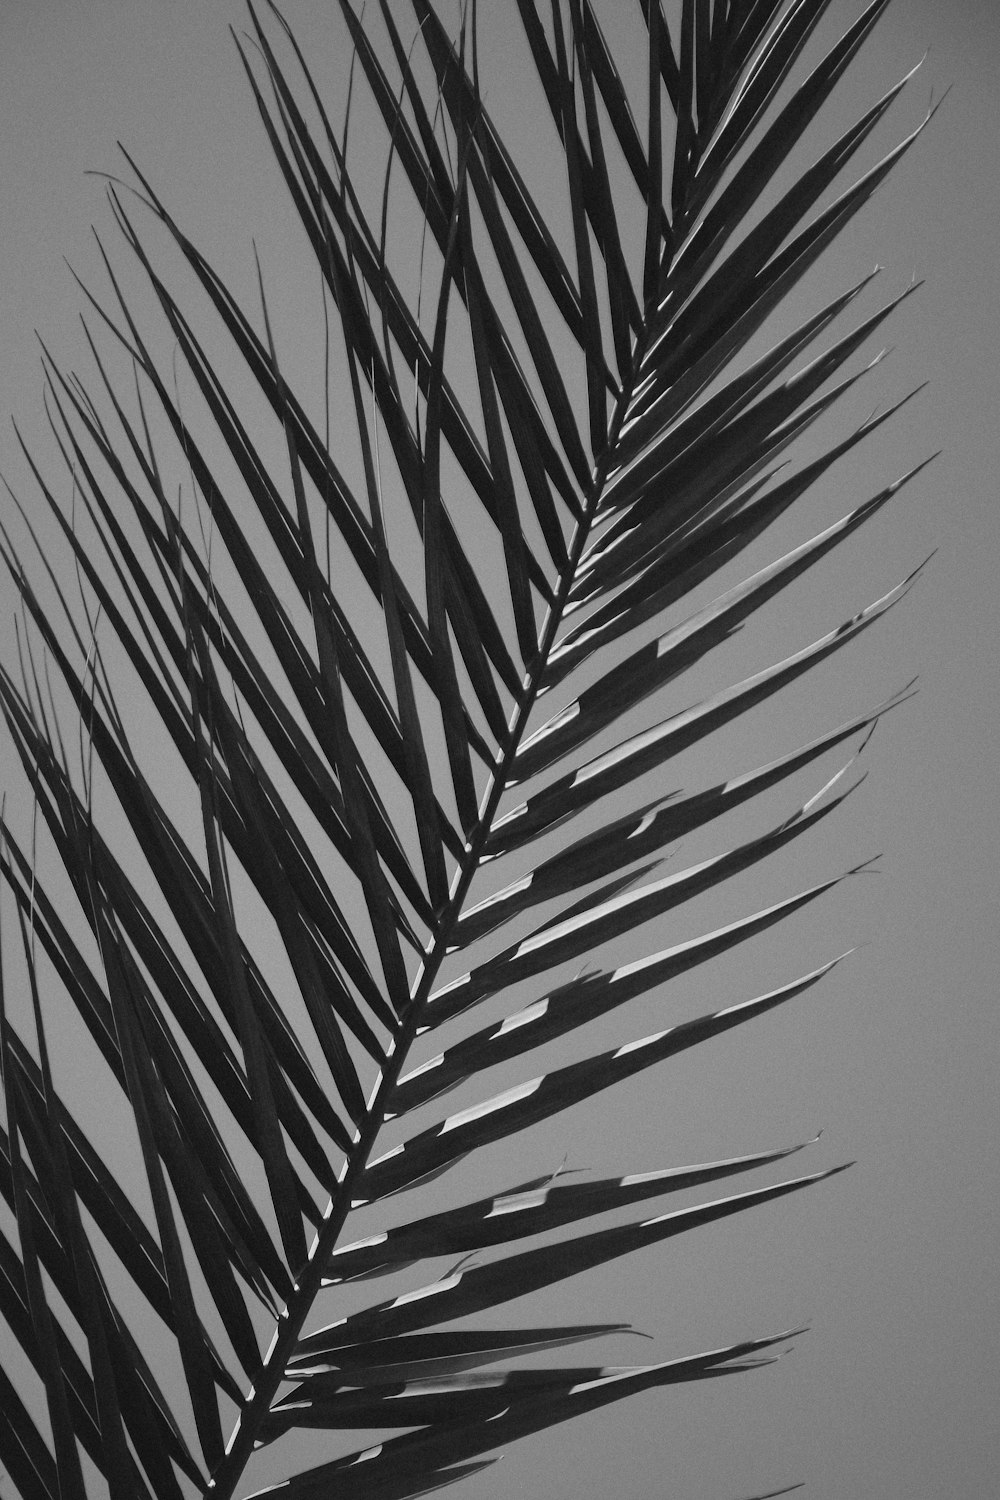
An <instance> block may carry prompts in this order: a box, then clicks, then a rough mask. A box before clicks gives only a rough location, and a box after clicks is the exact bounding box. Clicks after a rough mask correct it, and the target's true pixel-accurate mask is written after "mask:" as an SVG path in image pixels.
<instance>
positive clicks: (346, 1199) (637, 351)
mask: <svg viewBox="0 0 1000 1500" xmlns="http://www.w3.org/2000/svg"><path fill="white" fill-rule="evenodd" d="M649 326H650V323H649V319H648V317H647V320H646V324H645V327H644V330H643V333H644V335H645V334H646V330H647V329H648V328H649ZM645 351H646V339H645V336H644V337H643V338H642V339H639V340H637V341H636V343H635V346H634V348H633V352H632V363H631V368H630V369H629V372H628V378H627V379H626V380H625V381H624V382H623V384H622V387H621V390H620V392H619V394H618V397H617V399H616V401H615V405H614V409H613V411H612V414H611V419H610V422H609V424H608V438H607V442H606V444H605V447H604V449H603V451H602V452H601V453H600V454H599V455H598V457H597V460H596V462H595V464H594V468H593V474H592V478H591V483H590V489H589V493H588V495H587V497H586V501H585V504H584V514H583V516H582V518H581V519H580V520H579V521H577V523H576V526H575V530H574V532H573V535H572V538H571V540H570V543H569V546H568V548H567V553H568V557H567V563H566V566H565V568H564V569H563V572H562V575H561V577H560V579H559V583H558V587H557V588H556V591H555V600H554V602H553V604H552V605H551V606H550V607H549V609H548V612H547V615H546V618H545V621H544V624H543V626H542V632H541V639H540V641H539V646H538V650H537V652H536V654H535V657H534V660H533V661H532V662H531V663H530V665H529V668H528V671H527V673H526V675H525V680H524V686H523V688H522V692H521V696H520V698H519V700H518V701H517V703H516V705H515V708H514V711H513V714H512V716H511V724H510V728H509V730H508V734H507V739H506V742H505V744H504V745H503V746H502V747H501V750H500V753H499V755H498V758H497V762H496V765H495V767H494V770H493V772H492V774H491V777H490V781H489V783H488V784H487V787H486V790H485V792H484V794H483V800H482V808H481V812H480V815H479V818H478V821H477V823H476V826H475V828H474V829H473V830H472V833H471V835H470V836H469V838H468V841H467V843H466V846H465V850H464V853H463V858H462V861H461V862H460V864H459V866H458V869H457V870H456V872H455V876H454V881H453V888H452V893H451V895H450V897H449V899H448V904H447V906H446V907H445V908H444V910H443V911H442V912H441V914H440V916H439V917H438V920H437V923H436V926H435V929H434V932H433V934H432V937H431V940H430V942H429V944H428V947H427V949H426V952H425V956H424V959H423V962H422V964H421V966H420V968H419V970H418V972H417V975H416V977H415V979H414V981H413V990H412V994H411V997H410V1001H409V1004H408V1006H407V1009H406V1012H405V1014H404V1016H403V1018H402V1021H401V1024H400V1028H399V1031H398V1033H397V1035H396V1036H395V1037H394V1038H393V1039H392V1041H391V1042H390V1051H389V1053H388V1055H387V1057H386V1060H385V1062H384V1063H383V1066H382V1068H381V1070H380V1074H379V1077H378V1079H377V1081H376V1084H375V1086H374V1089H373V1091H372V1094H371V1098H370V1101H369V1105H368V1109H367V1113H366V1117H365V1120H364V1122H363V1123H362V1125H361V1127H360V1131H359V1136H358V1140H357V1142H356V1145H355V1148H354V1150H353V1151H352V1153H351V1155H350V1157H349V1158H348V1160H347V1161H346V1162H345V1170H344V1174H343V1176H342V1178H341V1180H340V1183H339V1185H338V1188H337V1191H336V1193H335V1194H334V1195H333V1196H332V1197H331V1199H330V1202H329V1203H328V1205H327V1208H326V1210H325V1213H324V1218H323V1225H322V1228H321V1229H320V1231H319V1233H318V1236H317V1238H316V1240H315V1242H314V1246H313V1249H312V1252H311V1253H310V1257H309V1260H308V1263H307V1265H306V1266H305V1267H304V1269H303V1272H302V1274H301V1275H300V1277H299V1278H298V1279H296V1280H295V1282H294V1292H293V1298H292V1299H291V1300H290V1301H289V1303H288V1304H286V1306H285V1308H284V1309H283V1310H282V1314H281V1316H280V1319H279V1322H278V1325H277V1327H276V1330H275V1334H274V1338H273V1340H272V1343H271V1347H270V1349H269V1351H268V1353H267V1355H266V1357H265V1359H264V1361H263V1363H262V1366H261V1369H260V1371H259V1372H258V1375H257V1378H256V1380H255V1381H254V1385H253V1389H252V1394H251V1395H250V1397H249V1399H248V1400H247V1402H246V1403H245V1405H244V1407H243V1409H242V1411H241V1412H240V1415H239V1417H238V1419H237V1426H236V1428H235V1429H234V1432H233V1435H232V1437H231V1439H230V1443H229V1447H228V1450H227V1453H226V1457H225V1459H224V1460H223V1463H222V1465H221V1467H220V1468H219V1469H218V1471H217V1472H216V1474H215V1475H214V1476H213V1477H212V1480H211V1482H210V1489H209V1491H208V1493H209V1494H210V1495H211V1496H212V1497H213V1500H230V1497H231V1496H232V1494H233V1492H234V1489H235V1487H236V1485H237V1483H238V1482H239V1479H240V1478H241V1476H242V1473H243V1470H244V1468H245V1465H246V1462H247V1460H248V1459H249V1458H250V1456H251V1454H252V1453H253V1451H254V1441H255V1437H256V1428H257V1425H258V1423H259V1422H260V1421H262V1420H263V1418H264V1417H266V1415H267V1412H268V1410H269V1409H270V1406H271V1403H272V1401H273V1400H274V1397H275V1395H276V1393H277V1390H278V1387H279V1386H280V1385H281V1383H282V1381H283V1380H284V1379H285V1374H284V1371H285V1367H286V1364H287V1362H288V1359H289V1357H290V1356H291V1354H292V1351H293V1349H294V1347H295V1344H296V1343H297V1341H298V1338H299V1336H300V1334H301V1331H302V1326H303V1324H304V1322H305V1320H306V1318H307V1317H308V1315H309V1312H310V1310H311V1308H312V1305H313V1302H314V1300H315V1298H316V1296H317V1294H318V1292H319V1291H320V1289H321V1286H322V1276H323V1266H324V1265H325V1263H326V1260H327V1259H328V1257H329V1255H330V1253H331V1252H332V1251H333V1249H334V1247H335V1246H336V1243H337V1240H338V1238H339V1236H340V1232H341V1230H342V1229H343V1226H344V1223H345V1221H346V1219H347V1216H348V1214H349V1213H350V1211H351V1203H352V1192H351V1190H352V1187H353V1185H354V1184H355V1183H356V1182H357V1180H358V1179H359V1177H360V1176H361V1175H362V1174H363V1173H364V1171H365V1170H366V1168H367V1165H368V1158H369V1156H370V1154H371V1151H372V1149H373V1148H374V1146H375V1142H376V1140H377V1139H378V1136H379V1133H380V1131H381V1129H382V1126H383V1124H384V1123H385V1119H384V1114H385V1106H386V1101H387V1099H388V1096H389V1095H390V1094H391V1091H392V1089H393V1088H394V1087H395V1085H396V1081H397V1079H398V1077H399V1074H400V1071H401V1069H402V1068H403V1066H404V1064H405V1062H406V1059H407V1056H408V1054H409V1050H410V1047H411V1045H412V1043H413V1041H414V1038H415V1037H416V1035H417V1030H418V1028H419V1026H420V1024H421V1022H422V1020H423V1017H424V1010H425V1006H426V1004H427V1000H428V997H429V995H430V993H431V988H432V986H433V984H434V981H435V979H436V977H437V974H438V971H439V969H440V967H441V964H442V963H443V961H444V959H445V957H446V956H447V954H448V952H449V946H450V944H451V942H452V939H453V937H454V935H455V932H456V929H457V927H458V923H459V921H460V919H461V915H462V910H463V907H464V904H465V900H466V897H467V896H468V892H469V888H470V886H471V884H472V881H473V878H474V876H475V874H476V872H477V870H478V868H479V862H480V859H481V857H482V854H483V851H484V848H485V845H486V842H487V840H488V838H489V836H490V832H491V830H492V826H493V819H494V818H495V816H496V813H497V809H498V807H499V805H500V802H501V799H502V797H503V796H504V793H505V792H506V791H507V790H508V789H509V787H510V786H511V785H512V782H513V779H512V775H511V773H512V768H513V764H514V760H515V757H516V755H517V753H518V749H519V747H520V744H521V740H522V739H523V737H524V734H525V731H526V729H527V726H528V723H529V720H530V717H531V713H532V710H533V708H534V705H535V702H536V700H537V697H538V691H539V687H540V685H541V682H542V679H543V676H544V673H545V670H546V667H547V664H548V660H549V656H550V654H551V652H552V648H553V646H554V644H555V640H556V636H557V633H558V631H559V627H560V625H561V623H562V617H563V612H564V610H565V608H566V604H567V602H568V599H569V595H570V591H571V589H572V586H573V582H574V580H575V577H576V571H577V568H578V566H579V563H580V559H581V557H582V556H583V553H584V550H585V548H586V545H587V542H588V539H589V537H590V532H591V529H592V527H593V525H594V522H595V520H596V517H597V512H598V509H599V507H600V503H601V498H602V495H603V492H604V487H605V485H606V483H607V476H608V473H609V472H610V469H611V467H612V462H613V458H614V453H615V449H616V445H617V443H618V438H619V435H620V432H621V428H622V425H623V424H624V421H625V417H626V414H627V412H628V409H629V406H630V404H631V401H632V395H633V390H634V387H635V384H636V381H637V380H638V379H639V374H640V370H641V366H642V361H643V358H644V357H645Z"/></svg>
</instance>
